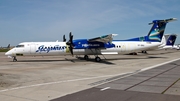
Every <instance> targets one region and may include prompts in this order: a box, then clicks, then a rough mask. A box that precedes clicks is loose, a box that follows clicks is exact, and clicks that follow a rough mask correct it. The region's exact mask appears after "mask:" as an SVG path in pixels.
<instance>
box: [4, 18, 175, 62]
mask: <svg viewBox="0 0 180 101" xmlns="http://www.w3.org/2000/svg"><path fill="white" fill-rule="evenodd" d="M175 20H176V18H170V19H165V20H153V21H152V23H150V24H153V25H152V28H151V30H150V31H149V33H148V35H147V36H144V37H138V38H133V39H130V40H113V36H116V35H117V34H109V35H104V36H101V37H96V38H92V39H75V40H73V35H72V34H71V32H70V33H69V41H67V42H66V39H65V35H64V36H63V42H58V41H56V42H22V43H20V44H18V45H17V46H16V47H15V48H13V49H11V50H9V51H8V52H6V53H5V55H7V56H8V57H12V58H13V61H17V58H16V56H52V55H56V56H57V55H72V56H73V55H84V59H86V60H87V59H88V58H89V56H88V55H94V56H95V61H96V62H100V61H101V58H100V57H99V56H98V55H104V54H125V53H130V52H136V51H140V50H146V49H148V48H154V47H158V46H159V45H161V39H162V36H163V34H164V30H165V27H166V24H167V23H168V22H171V21H175Z"/></svg>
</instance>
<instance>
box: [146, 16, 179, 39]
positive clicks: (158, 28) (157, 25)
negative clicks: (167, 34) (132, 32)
mask: <svg viewBox="0 0 180 101" xmlns="http://www.w3.org/2000/svg"><path fill="white" fill-rule="evenodd" d="M175 20H177V19H176V18H170V19H165V20H153V22H152V23H149V24H153V26H152V28H151V30H150V31H149V33H148V36H147V40H148V41H155V42H161V40H162V37H163V35H164V31H165V28H166V24H167V23H168V22H171V21H175Z"/></svg>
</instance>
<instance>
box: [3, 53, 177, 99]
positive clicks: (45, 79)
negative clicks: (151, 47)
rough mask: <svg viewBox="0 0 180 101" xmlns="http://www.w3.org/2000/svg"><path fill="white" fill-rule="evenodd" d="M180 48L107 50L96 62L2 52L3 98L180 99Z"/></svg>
mask: <svg viewBox="0 0 180 101" xmlns="http://www.w3.org/2000/svg"><path fill="white" fill-rule="evenodd" d="M179 54H180V51H177V50H167V51H165V50H161V51H150V52H149V53H148V54H141V53H139V54H138V55H105V57H106V59H103V57H102V56H101V58H102V59H103V61H102V62H100V63H97V62H95V61H94V56H91V58H92V59H90V60H89V61H86V60H83V59H82V58H79V59H77V58H76V57H71V56H47V57H41V56H38V57H17V59H18V62H12V59H9V58H7V57H6V56H4V53H0V99H3V101H12V100H13V101H110V100H111V101H139V100H146V101H152V100H154V101H166V100H167V101H180V80H179V79H180V73H179V70H180V62H179V61H180V56H179Z"/></svg>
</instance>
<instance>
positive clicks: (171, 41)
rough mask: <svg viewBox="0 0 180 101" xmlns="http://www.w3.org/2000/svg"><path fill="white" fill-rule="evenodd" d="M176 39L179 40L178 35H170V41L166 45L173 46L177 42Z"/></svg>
mask: <svg viewBox="0 0 180 101" xmlns="http://www.w3.org/2000/svg"><path fill="white" fill-rule="evenodd" d="M176 38H177V35H176V34H171V35H169V37H168V39H167V42H166V45H170V46H173V45H174V43H175V41H176Z"/></svg>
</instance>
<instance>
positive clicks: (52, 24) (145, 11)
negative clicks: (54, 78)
mask: <svg viewBox="0 0 180 101" xmlns="http://www.w3.org/2000/svg"><path fill="white" fill-rule="evenodd" d="M172 17H175V18H178V19H180V0H0V46H7V45H8V44H11V45H17V44H18V43H20V42H25V41H26V42H29V41H31V42H35V41H56V40H59V41H62V36H63V35H64V34H65V35H66V38H67V40H68V34H69V32H70V31H71V32H72V34H73V35H74V39H79V38H93V37H97V36H101V35H106V34H111V33H116V34H118V36H116V37H115V38H114V39H129V38H133V37H139V36H144V35H147V34H148V32H149V30H150V28H151V25H148V23H149V22H151V21H152V20H158V19H167V18H172ZM167 33H168V34H171V33H174V34H178V35H179V36H178V38H177V40H176V43H180V39H179V37H180V21H175V22H171V23H168V24H167V26H166V30H165V34H167Z"/></svg>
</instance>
